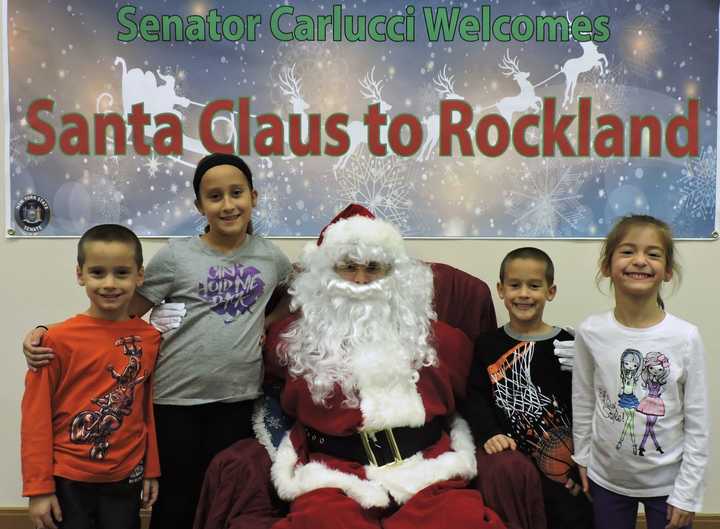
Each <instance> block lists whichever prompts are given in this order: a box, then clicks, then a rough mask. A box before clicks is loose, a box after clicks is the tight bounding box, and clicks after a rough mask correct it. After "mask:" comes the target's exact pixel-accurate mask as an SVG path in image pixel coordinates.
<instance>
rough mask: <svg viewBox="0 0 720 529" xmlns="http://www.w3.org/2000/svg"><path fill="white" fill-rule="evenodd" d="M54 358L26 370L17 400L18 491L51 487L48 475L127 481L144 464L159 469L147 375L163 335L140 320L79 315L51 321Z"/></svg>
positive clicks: (149, 472) (155, 472) (154, 473)
mask: <svg viewBox="0 0 720 529" xmlns="http://www.w3.org/2000/svg"><path fill="white" fill-rule="evenodd" d="M43 344H44V345H47V346H48V347H52V348H53V349H54V351H55V358H54V359H53V360H52V361H51V362H50V364H49V365H48V366H46V367H43V368H41V369H39V370H38V371H28V372H27V375H26V377H25V394H24V396H23V400H22V425H21V452H22V474H23V495H24V496H36V495H39V494H49V493H52V492H54V491H55V482H54V479H53V476H60V477H63V478H67V479H72V480H76V481H88V482H112V481H120V480H123V479H126V478H128V477H129V476H130V474H131V473H132V472H133V470H134V469H135V468H136V467H137V466H138V464H140V463H141V462H143V460H144V466H145V477H146V478H152V477H158V476H159V475H160V459H159V457H158V449H157V440H156V437H155V419H154V416H153V407H152V380H151V378H150V375H151V373H152V371H153V369H154V367H155V361H156V359H157V354H158V347H159V345H160V334H159V333H158V332H157V331H156V330H155V329H154V328H153V327H151V326H150V325H148V324H147V323H145V322H144V321H143V320H141V319H139V318H133V319H131V320H126V321H120V322H114V321H108V320H100V319H97V318H92V317H90V316H87V315H84V314H80V315H77V316H75V317H73V318H70V319H68V320H66V321H64V322H62V323H60V324H58V325H55V326H53V327H52V328H51V329H50V331H48V333H47V334H46V336H45V339H44V340H43Z"/></svg>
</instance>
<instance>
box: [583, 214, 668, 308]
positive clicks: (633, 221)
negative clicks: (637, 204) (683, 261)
mask: <svg viewBox="0 0 720 529" xmlns="http://www.w3.org/2000/svg"><path fill="white" fill-rule="evenodd" d="M646 226H650V227H652V228H655V230H656V231H657V232H658V234H659V235H660V240H661V241H662V244H663V249H664V250H665V270H671V271H672V273H673V281H678V282H679V281H680V264H679V263H678V262H677V258H676V257H677V256H676V253H677V252H676V251H675V241H673V234H672V229H671V228H670V226H669V225H668V224H667V223H666V222H664V221H662V220H660V219H657V218H655V217H652V216H650V215H626V216H624V217H622V218H621V219H619V220H618V221H617V222H616V223H615V225H614V226H613V227H612V229H611V230H610V232H609V233H608V234H607V236H606V237H605V240H604V241H603V245H602V250H601V251H600V260H599V261H598V265H599V266H598V273H597V275H596V277H595V280H596V282H597V283H598V285H599V284H600V281H602V279H603V277H604V274H603V271H604V270H610V263H611V261H612V256H613V253H614V252H615V250H617V247H618V246H620V243H621V242H622V240H623V239H624V238H625V237H626V236H627V234H628V232H629V231H630V230H631V229H633V228H637V227H646ZM611 281H612V280H611ZM657 303H658V305H659V306H660V308H661V309H665V303H664V302H663V300H662V297H661V296H660V291H659V290H658V295H657Z"/></svg>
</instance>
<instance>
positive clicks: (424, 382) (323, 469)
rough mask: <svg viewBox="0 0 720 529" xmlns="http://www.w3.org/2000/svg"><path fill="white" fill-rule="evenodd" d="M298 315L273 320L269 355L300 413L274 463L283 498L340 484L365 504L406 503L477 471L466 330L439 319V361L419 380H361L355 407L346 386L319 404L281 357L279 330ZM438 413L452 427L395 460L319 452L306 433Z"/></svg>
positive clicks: (293, 411) (347, 430) (395, 423)
mask: <svg viewBox="0 0 720 529" xmlns="http://www.w3.org/2000/svg"><path fill="white" fill-rule="evenodd" d="M291 322H292V319H288V320H287V321H286V325H277V326H274V328H273V330H272V331H271V333H270V335H269V336H268V344H267V345H268V347H267V348H266V351H267V353H266V355H267V356H266V359H265V360H266V366H267V369H268V372H269V374H270V375H273V376H277V377H282V378H284V379H285V386H284V389H283V392H282V398H281V402H282V406H283V408H284V410H285V412H286V413H287V414H289V415H291V416H292V417H295V418H296V419H297V422H296V424H295V426H294V427H293V428H292V430H291V431H290V432H289V434H288V435H286V437H285V438H284V439H283V441H282V442H281V444H280V446H279V448H278V451H277V455H276V457H275V461H274V463H273V466H272V478H273V482H274V484H275V487H276V489H277V491H278V495H279V496H280V497H281V498H283V499H285V500H289V501H292V500H294V499H295V498H297V497H299V496H301V495H303V494H305V493H307V492H310V491H313V490H316V489H320V488H327V487H329V488H338V489H341V490H342V491H344V492H345V494H347V495H348V496H350V497H351V498H353V499H355V500H356V501H357V502H358V503H359V504H360V505H362V506H363V507H364V508H366V509H368V508H372V507H387V506H389V505H390V504H391V499H392V500H394V501H395V502H396V503H398V504H403V503H405V502H406V501H408V500H409V499H410V498H411V497H412V496H413V495H415V494H416V493H417V492H419V491H420V490H422V489H424V488H425V487H427V486H429V485H432V484H433V483H438V482H440V481H445V480H450V479H464V480H470V479H472V478H473V477H474V476H475V474H476V472H477V470H476V460H475V447H474V443H473V440H472V435H471V433H470V430H469V428H468V426H467V424H466V423H465V421H464V420H462V419H461V418H459V417H456V416H455V411H456V402H457V399H459V398H461V397H462V396H464V393H465V384H466V381H467V378H468V373H469V369H470V364H471V361H472V344H471V343H470V341H469V340H468V338H467V337H466V336H465V334H463V333H462V332H461V331H459V330H457V329H455V328H453V327H450V326H449V325H447V324H445V323H443V322H439V321H434V322H432V326H431V329H432V330H431V336H432V338H431V343H432V344H433V346H434V348H435V350H436V351H437V356H438V361H437V365H435V366H430V367H424V368H422V369H420V371H419V372H418V373H419V378H418V379H417V381H416V382H411V381H409V382H408V383H407V384H399V385H397V386H394V387H393V388H388V387H386V386H383V385H380V384H378V385H377V386H375V387H373V385H372V384H369V385H365V386H363V387H361V388H360V392H359V393H360V406H359V408H348V407H347V406H343V401H344V400H345V396H344V395H342V393H341V391H340V389H339V387H336V389H335V391H334V392H333V395H332V396H331V397H329V398H328V399H327V401H326V404H325V405H320V404H316V403H315V402H314V401H313V400H312V397H311V394H310V391H309V388H308V385H307V383H306V381H305V379H304V378H302V377H291V376H288V374H287V372H286V370H285V368H284V367H282V366H281V365H280V363H279V361H278V356H277V348H278V344H279V343H280V342H281V340H282V338H281V337H280V335H281V334H282V332H283V331H284V330H285V329H287V326H288V325H289V324H290V323H291ZM388 361H389V362H392V361H395V360H392V359H388ZM436 417H443V418H446V419H447V425H448V428H447V431H445V432H443V433H442V434H441V436H440V438H439V440H438V441H437V442H435V443H434V444H432V445H431V446H428V447H426V448H425V449H424V450H422V451H421V452H418V453H417V454H415V455H413V456H412V457H408V458H405V459H404V460H403V461H402V463H399V464H394V465H386V466H379V467H378V466H373V465H362V464H361V463H357V462H354V461H348V460H345V459H340V458H337V457H333V456H330V455H328V454H326V453H322V452H313V451H311V450H310V448H309V446H308V440H307V438H306V428H305V427H310V428H312V429H314V430H316V431H317V432H319V433H322V434H325V435H329V436H347V435H352V434H355V433H357V432H358V431H360V430H363V429H365V430H381V429H383V428H386V427H388V426H389V427H393V428H395V427H406V426H407V427H421V426H423V425H424V424H426V423H429V422H430V421H432V420H433V419H435V418H436Z"/></svg>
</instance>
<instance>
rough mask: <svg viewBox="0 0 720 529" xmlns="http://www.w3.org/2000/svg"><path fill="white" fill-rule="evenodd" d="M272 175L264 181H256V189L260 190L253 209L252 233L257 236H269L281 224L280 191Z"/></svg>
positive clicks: (281, 206)
mask: <svg viewBox="0 0 720 529" xmlns="http://www.w3.org/2000/svg"><path fill="white" fill-rule="evenodd" d="M270 178H272V175H270V176H269V177H266V178H265V179H261V178H259V179H258V183H257V188H258V189H260V198H259V200H258V204H257V206H256V207H255V208H254V209H253V220H252V222H253V231H254V232H255V233H256V234H258V235H269V234H270V233H271V232H273V231H275V228H277V227H278V226H280V225H281V224H282V222H281V221H282V217H281V215H280V212H281V211H283V209H284V208H283V205H282V204H281V203H280V190H279V188H278V185H277V184H276V183H275V181H274V180H270Z"/></svg>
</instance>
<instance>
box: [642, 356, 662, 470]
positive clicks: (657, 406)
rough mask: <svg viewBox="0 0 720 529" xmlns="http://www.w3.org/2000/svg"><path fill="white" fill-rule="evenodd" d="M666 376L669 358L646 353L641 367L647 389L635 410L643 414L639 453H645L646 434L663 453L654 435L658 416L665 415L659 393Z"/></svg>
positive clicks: (644, 385)
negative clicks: (644, 418) (643, 427)
mask: <svg viewBox="0 0 720 529" xmlns="http://www.w3.org/2000/svg"><path fill="white" fill-rule="evenodd" d="M668 376H670V360H668V358H667V356H665V355H664V354H662V353H654V352H653V353H648V354H646V355H645V361H644V363H643V368H642V381H643V387H644V388H646V389H647V395H646V396H645V398H644V399H643V400H642V401H640V405H639V406H638V407H637V411H638V412H640V413H642V414H643V415H645V417H646V421H645V435H643V438H642V441H641V442H640V449H639V451H638V454H639V455H641V456H642V455H644V454H645V443H646V442H647V440H648V436H650V437H652V440H653V443H655V449H656V450H657V451H658V452H660V453H661V454H662V453H664V452H663V450H662V448H660V444H659V443H658V440H657V438H656V437H655V423H656V422H657V420H658V418H659V417H663V416H664V415H665V403H664V402H663V400H662V398H660V395H661V394H662V392H663V389H664V387H665V383H666V382H667V379H668Z"/></svg>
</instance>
